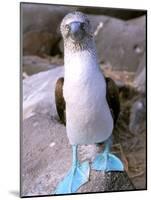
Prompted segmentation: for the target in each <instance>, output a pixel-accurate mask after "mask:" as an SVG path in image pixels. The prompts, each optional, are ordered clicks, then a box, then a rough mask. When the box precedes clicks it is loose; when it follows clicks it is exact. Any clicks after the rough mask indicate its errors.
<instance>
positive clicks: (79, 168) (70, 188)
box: [55, 145, 90, 194]
mask: <svg viewBox="0 0 151 200" xmlns="http://www.w3.org/2000/svg"><path fill="white" fill-rule="evenodd" d="M72 150H73V161H72V168H71V170H70V171H69V173H68V174H67V176H66V177H65V178H64V179H63V180H62V181H61V182H60V183H59V185H58V186H57V188H56V191H55V194H67V193H75V192H76V191H77V190H78V189H79V188H80V186H82V185H83V184H84V183H86V182H87V181H88V180H89V173H90V166H89V162H83V163H82V164H80V163H79V162H78V160H77V146H76V145H73V146H72Z"/></svg>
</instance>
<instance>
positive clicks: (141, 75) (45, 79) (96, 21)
mask: <svg viewBox="0 0 151 200" xmlns="http://www.w3.org/2000/svg"><path fill="white" fill-rule="evenodd" d="M22 9H23V37H22V39H23V56H22V58H21V62H22V79H23V82H22V84H23V91H22V92H23V112H22V117H23V122H22V132H21V182H22V184H21V193H22V195H23V196H26V195H39V194H43V195H46V194H53V193H54V190H55V187H56V185H57V183H58V182H59V181H60V180H61V179H62V177H64V175H65V174H66V172H67V171H68V169H69V167H70V164H71V147H70V145H69V143H68V139H67V137H66V130H65V127H64V126H63V125H62V124H61V123H60V122H59V118H58V116H57V113H56V108H55V102H54V88H55V83H56V80H57V78H58V77H60V76H63V45H62V39H61V37H60V33H59V28H58V26H57V24H59V23H60V21H61V19H62V17H63V16H64V15H65V14H66V13H67V12H69V8H67V7H64V9H63V10H61V11H60V10H59V8H55V12H57V13H58V15H57V16H56V15H54V13H53V11H54V8H53V9H52V7H49V6H41V7H36V6H33V5H32V6H29V5H28V6H24V7H23V8H22ZM72 9H74V8H70V10H72ZM50 11H51V12H50ZM85 11H86V12H88V13H89V12H90V10H89V9H88V10H87V9H86V10H85ZM103 13H104V14H105V13H106V10H104V11H103ZM92 14H93V15H92ZM100 14H101V13H100ZM33 15H34V16H33ZM105 15H106V16H102V15H98V10H95V12H93V13H92V11H91V15H90V19H91V21H92V24H93V28H94V34H95V40H96V43H97V50H98V55H99V58H100V66H101V68H102V70H103V72H104V74H105V76H109V77H111V78H112V79H113V80H114V81H115V82H116V83H117V85H118V87H119V91H120V101H121V113H120V117H119V120H118V122H117V126H116V128H115V130H114V136H115V137H114V144H113V148H112V151H113V152H115V153H116V154H117V155H119V156H120V157H121V159H122V161H123V163H124V165H125V171H126V172H127V174H128V176H129V178H130V180H131V181H132V183H133V184H134V186H135V188H136V189H145V188H146V85H145V83H146V62H145V54H146V51H145V40H146V38H145V15H144V14H143V13H141V12H140V13H139V12H138V13H137V12H136V13H135V14H133V15H132V13H129V12H127V15H125V16H126V19H128V20H126V21H124V20H123V17H122V14H120V13H119V12H111V11H110V12H108V15H109V16H107V14H105ZM52 16H54V17H53V20H52ZM111 16H114V18H113V17H111ZM134 16H137V18H134ZM52 26H53V29H51V27H52ZM96 152H97V148H96V146H95V145H88V146H81V147H80V148H79V155H80V159H81V161H82V160H86V159H88V160H90V162H91V160H92V159H93V157H94V155H95V154H96ZM123 177H125V176H123ZM108 179H110V180H111V179H112V178H111V176H110V174H108V175H107V177H106V176H105V175H104V174H101V173H96V172H95V171H92V172H91V176H90V181H89V184H87V185H85V186H84V187H82V188H80V189H79V191H78V192H100V191H108V190H112V188H110V189H109V188H108V189H107V186H106V185H108V182H106V181H107V180H108ZM131 189H133V187H132V188H131ZM115 190H116V189H114V191H115ZM121 190H125V188H121Z"/></svg>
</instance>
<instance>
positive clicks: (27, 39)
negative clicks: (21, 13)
mask: <svg viewBox="0 0 151 200" xmlns="http://www.w3.org/2000/svg"><path fill="white" fill-rule="evenodd" d="M57 42H58V37H56V36H55V35H53V34H52V33H49V32H46V31H30V32H27V33H25V34H24V37H23V55H38V56H41V57H44V56H45V55H51V54H53V51H54V48H55V45H56V43H57Z"/></svg>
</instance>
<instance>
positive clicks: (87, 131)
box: [55, 12, 124, 194]
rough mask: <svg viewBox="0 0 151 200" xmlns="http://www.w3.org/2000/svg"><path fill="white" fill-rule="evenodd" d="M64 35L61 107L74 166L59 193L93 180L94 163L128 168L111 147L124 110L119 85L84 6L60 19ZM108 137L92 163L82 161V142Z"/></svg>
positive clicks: (59, 83) (57, 92)
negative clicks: (103, 64)
mask: <svg viewBox="0 0 151 200" xmlns="http://www.w3.org/2000/svg"><path fill="white" fill-rule="evenodd" d="M60 29H61V34H62V37H63V40H64V69H65V70H64V71H65V72H64V78H63V77H61V78H59V79H58V80H57V83H56V88H55V99H56V108H57V112H58V115H59V117H60V120H61V121H62V122H63V123H64V124H65V125H66V131H67V136H68V139H69V142H70V144H71V145H72V151H73V160H72V167H71V169H70V170H69V172H68V174H67V176H66V177H65V178H64V179H63V180H62V181H61V182H60V183H59V185H58V186H57V188H56V192H55V193H56V194H63V193H75V192H76V191H77V190H78V189H79V187H80V186H81V185H83V184H84V183H86V182H87V181H89V173H90V169H91V168H92V169H94V170H101V171H123V170H124V167H123V164H122V162H121V161H120V159H119V158H117V157H116V156H115V155H113V154H111V153H110V146H111V135H112V131H113V128H114V126H115V123H116V120H117V118H118V115H119V112H120V102H119V96H118V88H117V86H116V85H115V83H114V81H113V80H112V79H110V78H105V77H104V75H103V73H102V71H101V69H100V65H99V61H98V58H97V51H96V45H95V41H94V36H93V32H92V30H91V24H90V21H89V19H88V17H87V16H86V15H85V14H83V13H81V12H73V13H69V14H67V15H66V16H65V17H64V18H63V20H62V22H61V26H60ZM100 143H104V144H105V147H104V150H103V152H101V153H98V155H96V158H95V159H94V161H93V162H92V165H91V166H90V164H89V162H88V161H86V162H84V163H80V162H79V161H78V156H77V146H78V145H82V144H100Z"/></svg>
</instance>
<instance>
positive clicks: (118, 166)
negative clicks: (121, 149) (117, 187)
mask: <svg viewBox="0 0 151 200" xmlns="http://www.w3.org/2000/svg"><path fill="white" fill-rule="evenodd" d="M111 144H112V139H111V137H110V138H109V139H108V140H107V141H106V142H105V148H104V151H103V152H102V153H99V154H98V155H97V156H96V158H95V159H94V161H93V163H92V169H95V170H100V171H124V165H123V163H122V162H121V160H120V159H119V158H118V157H116V156H115V155H113V154H111V153H110V147H111Z"/></svg>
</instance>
